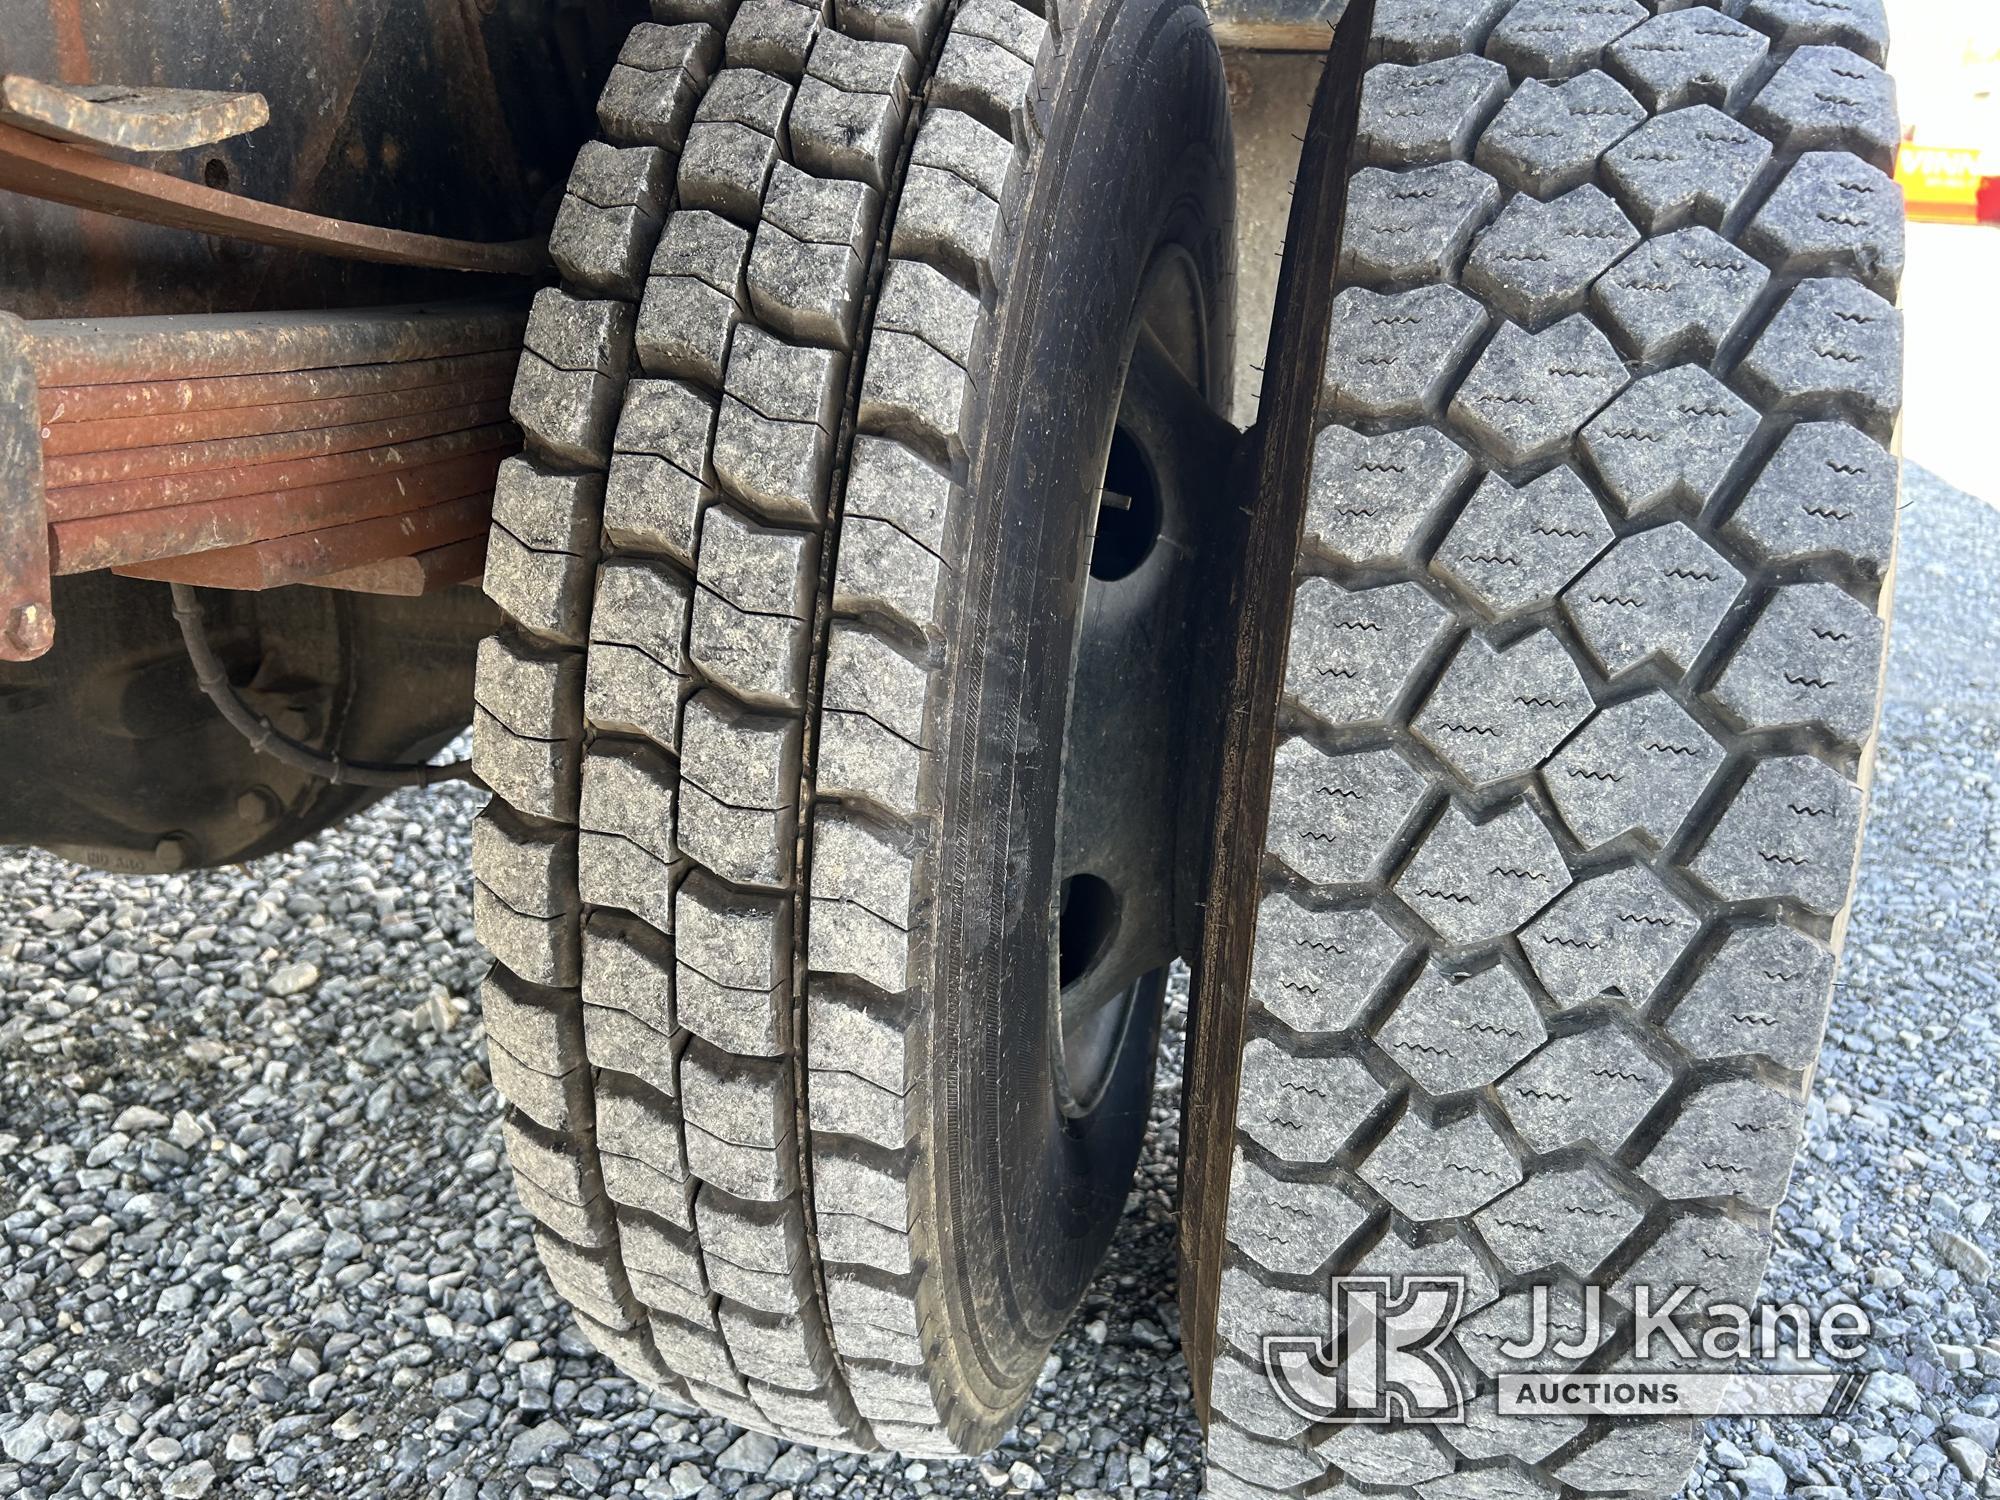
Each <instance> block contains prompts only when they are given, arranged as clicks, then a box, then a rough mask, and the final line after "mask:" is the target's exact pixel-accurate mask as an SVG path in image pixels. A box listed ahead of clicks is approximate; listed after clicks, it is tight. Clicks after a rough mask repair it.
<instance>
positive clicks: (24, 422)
mask: <svg viewBox="0 0 2000 1500" xmlns="http://www.w3.org/2000/svg"><path fill="white" fill-rule="evenodd" d="M36 386H37V382H36V379H35V367H34V365H33V364H31V363H30V362H29V359H28V325H27V324H25V323H23V322H22V321H21V320H20V319H19V318H17V317H14V316H13V315H12V314H11V313H0V658H4V659H6V660H8V661H26V660H28V659H29V658H31V657H36V656H40V655H41V654H42V653H43V652H44V651H46V650H48V649H49V646H50V644H51V643H52V642H53V641H54V640H55V635H56V621H55V611H54V609H53V607H52V606H51V605H50V602H49V516H48V502H47V499H46V497H45V496H44V494H43V491H42V434H41V419H40V417H39V415H38V413H39V410H40V402H39V401H38V399H37V396H36Z"/></svg>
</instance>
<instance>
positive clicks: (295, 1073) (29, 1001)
mask: <svg viewBox="0 0 2000 1500" xmlns="http://www.w3.org/2000/svg"><path fill="white" fill-rule="evenodd" d="M1905 504H1906V509H1905V512H1904V522H1905V529H1904V543H1903V553H1902V557H1901V561H1900V586H1899V593H1900V597H1899V602H1898V615H1897V622H1896V626H1895V630H1894V634H1893V637H1892V643H1891V660H1890V684H1889V693H1888V702H1887V707H1886V710H1885V716H1884V727H1883V733H1882V743H1881V749H1880V753H1879V760H1878V766H1877V772H1876V783H1875V794H1874V809H1873V814H1872V820H1871V824H1870V828H1869V833H1868V839H1867V844H1866V847H1865V849H1864V853H1863V860H1862V873H1861V879H1860V887H1859V893H1858V896H1857V900H1856V905H1855V911H1854V917H1853V923H1852V927H1851V930H1850V934H1849V942H1848V952H1847V956H1846V960H1845V962H1844V965H1843V969H1842V973H1841V978H1840V981H1839V985H1838V988H1837V990H1836V992H1835V997H1834V1006H1833V1018H1832V1023H1831V1027H1830V1030H1829V1034H1828V1038H1827V1043H1826V1047H1825V1050H1824V1052H1823V1054H1822V1060H1821V1066H1820V1073H1819V1078H1818V1082H1817V1086H1816V1089H1815V1094H1814V1102H1813V1106H1812V1111H1811V1117H1810V1123H1809V1128H1808V1139H1807V1145H1806V1150H1805V1153H1804V1155H1803V1156H1802V1158H1801V1160H1800V1163H1799V1166H1798V1168H1797V1170H1796V1171H1795V1173H1794V1175H1793V1178H1792V1183H1791V1190H1790V1194H1789V1197H1788V1198H1787V1200H1786V1202H1785V1205H1784V1207H1783V1209H1782V1211H1781V1213H1780V1217H1779V1239H1778V1248H1777V1251H1776V1254H1775V1256H1774V1258H1773V1261H1772V1266H1771V1271H1770V1274H1769V1276H1768V1278H1767V1281H1766V1288H1765V1292H1766V1296H1767V1297H1768V1298H1771V1299H1774V1300H1784V1299H1796V1300H1799V1301H1803V1302H1809V1303H1810V1302H1817V1301H1820V1300H1822V1299H1824V1298H1826V1297H1827V1296H1829V1295H1843V1296H1852V1297H1855V1298H1858V1299H1859V1300H1860V1301H1861V1302H1862V1303H1863V1304H1864V1305H1866V1306H1868V1307H1869V1308H1870V1309H1871V1311H1872V1312H1873V1314H1874V1316H1875V1320H1876V1328H1877V1340H1876V1357H1877V1360H1878V1362H1879V1363H1880V1364H1881V1366H1882V1369H1881V1371H1880V1373H1878V1374H1877V1375H1876V1376H1875V1377H1874V1378H1873V1380H1872V1381H1871V1384H1870V1386H1869V1389H1868V1392H1867V1396H1866V1399H1865V1400H1864V1402H1863V1404H1862V1405H1861V1407H1860V1408H1859V1409H1858V1410H1857V1411H1856V1412H1855V1413H1854V1414H1853V1415H1852V1416H1850V1417H1849V1418H1847V1419H1846V1420H1845V1421H1843V1422H1839V1423H1798V1422H1778V1421H1773V1422H1748V1421H1739V1422H1727V1423H1717V1424H1714V1425H1713V1427H1712V1430H1711V1432H1710V1435H1709V1441H1708V1443H1707V1445H1706V1447H1705V1449H1704V1455H1703V1459H1702V1462H1701V1465H1700V1466H1699V1468H1698V1469H1697V1470H1696V1472H1695V1474H1694V1476H1693V1477H1692V1478H1691V1479H1690V1481H1689V1484H1688V1491H1687V1492H1688V1493H1689V1494H1690V1495H1699V1496H1704V1497H1711V1500H1723V1497H1738V1496H1746V1495H1779V1494H1789V1495H1795V1496H1838V1495H1851V1496H1854V1497H1856V1500H1874V1497H1878V1496H1907V1497H1909V1500H1934V1497H1943V1496H1957V1495H1984V1496H1992V1495H1996V1494H2000V1467H1996V1466H1995V1465H1994V1464H1993V1455H1994V1450H1995V1447H1996V1444H2000V1298H1996V1287H1995V1285H1994V1282H1993V1279H1992V1277H1993V1266H1992V1257H1993V1255H1994V1253H1995V1246H1996V1242H2000V1223H1996V1222H1995V1217H1994V1208H1995V1201H1996V1198H2000V1185H1996V1182H1995V1177H1994V1174H1995V1171H1996V1168H2000V1116H1996V1114H1995V1100H1994V1079H1995V1073H1994V1065H1993V1058H1994V1055H1995V1051H1996V1046H2000V1036H1996V1029H2000V959H1996V957H1995V955H1996V954H2000V511H1996V510H1994V509H1991V508H1989V507H1987V506H1984V505H1982V504H1981V503H1980V502H1978V501H1977V500H1974V499H1972V498H1971V497H1969V496H1966V495H1963V494H1961V493H1959V492H1958V491H1955V490H1952V489H1950V488H1948V487H1946V486H1945V485H1943V484H1942V483H1941V482H1939V481H1937V480H1936V479H1934V478H1932V477H1931V476H1929V475H1927V474H1925V473H1923V472H1922V471H1921V470H1916V469H1912V470H1911V471H1910V472H1909V477H1908V486H1907V493H1906V496H1905ZM479 800H480V799H479V797H478V796H477V794H475V793H472V792H470V791H469V790H467V789H464V788H458V787H447V788H444V789H441V790H437V791H433V792H429V793H399V794H397V795H396V796H394V797H392V798H390V799H388V800H387V801H385V802H383V803H381V804H380V805H379V806H377V807H376V808H374V809H373V810H372V811H370V812H369V813H367V814H365V815H363V816H361V817H358V818H356V819H354V820H353V821H352V822H350V823H349V824H348V825H346V826H345V827H343V828H341V829H338V830H335V831H333V832H331V833H329V834H327V835H325V836H323V837H321V838H319V839H317V840H314V841H312V842H309V843H305V844H301V845H299V846H297V847H296V848H294V849H291V850H289V851H287V852H286V853H284V854H282V855H277V856H273V857H271V858H269V859H265V860H261V861H259V862H258V863H256V864H255V865H252V866H248V867H239V868H231V869H225V870H214V871H203V872H197V873H193V874H188V875H180V876H173V877H166V878H152V879H141V878H132V877H125V876H119V875H112V874H106V873H100V872H94V871H86V870H81V869H78V868H75V867H73V866H70V865H66V864H64V863H62V862H61V861H59V860H57V859H55V858H54V857H52V856H49V855H44V854H41V853H37V852H24V851H7V852H4V853H0V890H4V891H5V893H6V896H5V901H4V906H0V1494H9V1495H13V1494H18V1495H22V1496H25V1497H31V1500H42V1497H55V1496H69V1495H79V1496H85V1497H89V1496H96V1495H121V1496H122V1495H134V1496H140V1495H144V1496H154V1495H167V1496H173V1497H200V1496H206V1495H217V1496H230V1497H238V1496H242V1497H258V1496H280V1495H297V1494H327V1493H338V1494H340V1495H342V1496H343V1497H348V1500H364V1497H376V1496H399V1495H439V1496H443V1497H446V1500H475V1497H476V1500H501V1497H509V1500H512V1497H524V1496H532V1495H543V1494H550V1495H568V1496H618V1497H622V1496H643V1497H677V1500H711V1497H720V1496H723V1495H732V1496H737V1497H741V1500H780V1497H792V1500H803V1497H833V1496H840V1497H843V1500H875V1497H881V1500H889V1497H898V1500H900V1497H922V1496H928V1495H951V1496H968V1497H969V1496H990V1495H999V1494H1042V1493H1045V1494H1048V1495H1051V1496H1072V1495H1073V1496H1076V1497H1078V1500H1091V1497H1093V1496H1095V1495H1099V1494H1102V1495H1117V1496H1120V1497H1125V1496H1135V1495H1153V1494H1167V1495H1175V1496H1185V1495H1191V1494H1193V1493H1195V1492H1196V1490H1197V1489H1198V1487H1199V1482H1200V1458H1199V1455H1200V1438H1199V1432H1198V1429H1197V1427H1196V1424H1195V1421H1194V1416H1193V1412H1192V1409H1191V1407H1190V1405H1189V1396H1188V1380H1187V1372H1186V1368H1185V1366H1184V1365H1183V1363H1182V1361H1181V1359H1180V1355H1179V1322H1178V1311H1177V1308H1176V1305H1175V1302H1174V1295H1175V1287H1174V1276H1175V1270H1174V1221H1173V1204H1174V1183H1175V1166H1174V1149H1175V1140H1176V1136H1177V1134H1178V1129H1179V1104H1178V1101H1179V1095H1180V1066H1181V1049H1182V1044H1183V1040H1184V1034H1185V1023H1186V1009H1185V993H1184V990H1183V989H1181V988H1180V987H1178V986H1177V988H1176V991H1175V993H1174V995H1173V996H1172V997H1171V998H1170V1004H1169V1014H1168V1018H1167V1026H1166V1036H1165V1041H1164V1044H1163V1052H1162V1057H1161V1070H1160V1079H1159V1088H1158V1091H1157V1094H1156V1103H1155V1105H1154V1110H1153V1117H1152V1130H1151V1134H1150V1137H1149V1140H1148V1144H1147V1149H1146V1153H1145V1156H1144V1158H1143V1160H1142V1161H1141V1163H1140V1168H1139V1179H1138V1182H1137V1184H1136V1186H1135V1188H1134V1191H1133V1194H1132V1197H1131V1200H1130V1202H1129V1204H1128V1207H1127V1210H1126V1215H1125V1220H1124V1223H1123V1226H1122V1229H1121V1232H1120V1234H1119V1237H1118V1239H1117V1241H1116V1243H1115V1245H1114V1247H1113V1250H1112V1253H1111V1257H1110V1259H1109V1260H1108V1262H1107V1263H1106V1265H1105V1268H1104V1270H1103V1273H1102V1274H1101V1275H1100V1277H1099V1278H1098V1280H1097V1283H1096V1284H1095V1286H1094V1287H1093V1289H1092V1291H1091V1293H1090V1294H1089V1296H1088V1298H1087V1299H1086V1301H1085V1303H1084V1305H1083V1306H1082V1307H1081V1308H1080V1309H1079V1311H1078V1313H1077V1315H1076V1317H1075V1318H1074V1319H1073V1320H1072V1322H1071V1324H1070V1327H1069V1328H1068V1329H1067V1330H1066V1331H1065V1333H1064V1334H1063V1336H1062V1338H1061V1339H1060V1340H1059V1341H1058V1343H1057V1345H1056V1348H1055V1351H1054V1352H1053V1354H1052V1355H1051V1356H1050V1358H1049V1362H1048V1366H1047V1369H1046V1372H1045V1376H1044V1379H1043V1381H1042V1384H1041V1386H1040V1388H1039V1389H1038V1390H1037V1392H1036V1394H1035V1397H1034V1399H1033V1401H1032V1402H1031V1403H1030V1405H1029V1407H1028V1408H1027V1410H1026V1411H1024V1412H1023V1413H1022V1415H1021V1418H1020V1421H1019V1422H1018V1423H1017V1424H1016V1426H1015V1428H1014V1430H1013V1431H1012V1432H1011V1433H1009V1435H1008V1437H1007V1440H1006V1441H1005V1443H1004V1444H1003V1445H1002V1446H1001V1447H1000V1448H999V1449H998V1450H996V1451H995V1452H994V1453H992V1454H990V1455H988V1456H987V1457H986V1458H984V1459H981V1460H977V1461H967V1462H963V1463H941V1462H938V1461H935V1460H927V1461H923V1462H911V1461H908V1460H904V1459H900V1458H892V1457H879V1458H859V1457H855V1456H852V1455H838V1454H833V1453H824V1452H816V1451H813V1450H810V1449H804V1448H799V1447H793V1446H788V1445H785V1444H780V1443H776V1442H773V1441H772V1440H770V1439H768V1438H763V1437H760V1436H755V1435H746V1434H744V1433H742V1432H739V1431H738V1430H736V1429H734V1428H732V1427H730V1426H728V1425H727V1424H726V1423H723V1422H721V1421H717V1420H700V1421H697V1420H691V1419H688V1418H686V1417H683V1416H679V1415H676V1414H675V1413H674V1412H671V1411H669V1410H667V1409H666V1408H665V1407H664V1406H662V1405H659V1404H656V1403H654V1402H652V1401H651V1400H649V1399H648V1398H647V1397H646V1396H645V1395H644V1394H643V1393H641V1392H640V1391H639V1390H638V1389H637V1388H636V1387H634V1385H633V1384H632V1383H631V1382H630V1381H628V1380H625V1379H623V1378H621V1377H619V1376H618V1375H617V1374H616V1372H615V1371H614V1370H613V1369H612V1368H611V1366H610V1365H609V1364H608V1363H607V1362H606V1361H604V1360H602V1359H600V1358H598V1357H596V1356H595V1355H593V1354H592V1353H591V1352H590V1351H589V1349H588V1348H587V1346H586V1345H585V1343H584V1342H583V1340H582V1338H581V1337H580V1336H579V1335H578V1333H577V1332H576V1330H575V1329H574V1327H573V1326H572V1325H571V1323H570V1320H569V1318H568V1317H567V1315H566V1314H565V1312H564V1311H563V1309H562V1307H561V1305H560V1303H559V1302H558V1301H557V1300H556V1298H555V1296H554V1294H553V1293H552V1292H551V1290H550V1288H549V1285H548V1282H547V1280H546V1278H544V1277H543V1275H542V1274H541V1271H540V1270H539V1268H538V1267H537V1266H536V1264H535V1261H534V1255H533V1246H532V1242H531V1240H530V1238H529V1232H528V1231H529V1221H528V1219H527V1218H526V1216H525V1215H523V1214H522V1213H521V1212H520V1211H519V1210H518V1209H517V1207H516V1205H515V1203H514V1199H513V1194H512V1190H511V1188H510V1186H509V1183H508V1178H507V1174H506V1171H505V1169H504V1165H503V1163H502V1159H501V1152H500V1143H499V1137H498V1130H497V1127H496V1125H495V1111H494V1109H493V1101H492V1097H491V1087H490V1083H489V1080H488V1077H487V1074H486V1070H485V1067H484V1065H483V1062H482V1048H481V1032H480V1025H479V1016H478V1011H477V1001H476V998H475V997H476V994H477V986H478V979H479V976H480V973H481V972H482V970H483V968H484V959H483V958H482V956H481V955H480V954H479V951H478V949H477V947H476V945H475V944H474V942H473V936H472V922H471V911H470V906H469V902H468V897H467V891H466V875H465V871H466V867H467V859H468V843H469V838H470V826H471V818H472V814H473V813H474V812H475V811H476V810H477V807H478V805H479ZM1989 1471H1990V1472H1991V1474H1992V1475H1993V1477H1989Z"/></svg>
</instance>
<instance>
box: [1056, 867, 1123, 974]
mask: <svg viewBox="0 0 2000 1500" xmlns="http://www.w3.org/2000/svg"><path fill="white" fill-rule="evenodd" d="M1117 930H1118V893H1117V892H1116V891H1114V890H1112V889H1111V886H1110V884H1109V882H1107V881H1105V880H1102V879H1100V878H1099V877H1098V876H1096V875H1088V874H1084V875H1072V876H1070V877H1069V878H1068V879H1067V880H1065V881H1064V882H1063V883H1062V898H1061V903H1060V905H1059V906H1058V907H1057V911H1056V983H1057V984H1058V985H1059V986H1060V987H1061V988H1063V989H1068V988H1069V987H1070V986H1071V985H1072V984H1074V983H1076V981H1077V980H1079V979H1081V978H1083V976H1084V975H1086V974H1088V973H1089V972H1090V970H1091V967H1092V966H1093V965H1094V964H1096V962H1097V961H1098V959H1100V958H1102V957H1103V956H1104V950H1105V949H1107V948H1109V947H1110V946H1111V938H1112V934H1114V933H1115V932H1117Z"/></svg>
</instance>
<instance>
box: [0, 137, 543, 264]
mask: <svg viewBox="0 0 2000 1500" xmlns="http://www.w3.org/2000/svg"><path fill="white" fill-rule="evenodd" d="M0 188H4V189H7V190H9V191H11V192H16V193H26V194H27V195H28V196H30V197H34V198H46V199H48V200H49V201H51V202H53V203H66V204H68V205H69V206H70V207H72V208H88V209H95V210H97V211H98V212H100V213H107V214H117V215H119V216H120V217H122V218H127V219H142V220H144V221H145V222H147V223H149V224H163V225H166V226H167V227H168V228H172V229H191V230H194V231H196V232H197V233H200V234H215V235H223V236H225V237H228V238H232V239H240V240H250V241H252V242H253V243H256V244H259V245H275V246H278V247H279V248H281V249H287V250H307V251H312V252H315V253H317V254H320V255H332V256H338V257H340V258H342V259H345V260H369V261H380V262H383V263H384V264H387V265H397V266H430V267H433V268H435V269H438V270H444V271H485V272H491V273H494V274H498V275H505V276H534V275H538V274H540V273H541V272H542V271H544V270H546V269H547V267H548V263H549V260H548V246H547V244H546V242H544V241H542V240H539V239H530V240H505V241H501V242H498V243H494V244H478V243H475V242H473V241H471V240H454V239H446V238H444V237H443V236H440V235H434V234H411V233H408V232H407V231H405V230H401V229H381V228H378V227H376V226H375V225H372V224H352V223H349V222H348V221H347V220H345V219H329V218H325V217H323V216H322V215H320V214H309V213H301V212H300V211H299V210H298V209H295V208H282V207H280V206H279V205H277V204H275V203H259V202H258V201H256V200H255V199H253V198H239V197H238V196H237V195H236V194H234V193H225V192H222V191H220V190H219V189H216V188H211V187H204V186H202V185H201V184H200V183H198V182H188V181H186V180H185V179H183V178H179V177H173V176H169V175H168V174H167V173H165V172H155V171H153V170H151V169H150V168H147V167H140V166H134V165H133V164H132V163H130V162H122V161H110V160H107V159H106V158H104V157H102V156H99V155H97V154H96V153H95V152H93V151H90V150H88V149H86V148H85V147H82V146H75V145H71V144H69V143H68V142H66V141H52V140H48V139H46V138H45V137H43V136H39V135H33V134H30V133H29V132H28V131H26V130H23V129H21V128H20V127H19V126H17V125H0Z"/></svg>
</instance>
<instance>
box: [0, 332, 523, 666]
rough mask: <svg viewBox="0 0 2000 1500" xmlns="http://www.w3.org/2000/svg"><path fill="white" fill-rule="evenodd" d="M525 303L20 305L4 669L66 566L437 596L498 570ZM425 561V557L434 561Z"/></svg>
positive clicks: (10, 397) (37, 627) (4, 359)
mask: <svg viewBox="0 0 2000 1500" xmlns="http://www.w3.org/2000/svg"><path fill="white" fill-rule="evenodd" d="M526 319H527V315H526V308H525V306H523V305H522V304H521V303H518V302H469V303H447V304H443V305H441V306H436V307H390V308H370V309H360V310H355V311H340V312H324V313H241V314H220V315H214V316H204V317H188V318H107V319H100V320H83V319H78V320H53V321H47V322H36V323H26V322H23V321H22V320H21V319H19V318H15V317H11V316H8V315H5V314H0V660H5V661H27V660H31V659H33V658H35V657H38V656H40V655H41V654H42V653H43V652H45V651H47V650H48V648H49V646H50V645H51V644H52V642H53V640H54V632H55V621H54V617H53V615H52V613H51V606H50V584H49V577H50V574H51V573H52V572H53V573H57V574H64V573H81V572H89V571H93V570H96V569H101V568H113V569H117V570H119V571H121V572H129V573H132V574H135V575H137V576H140V577H147V578H157V579H164V580H168V581H179V582H188V583H200V584H206V585H210V586H214V587H222V588H249V589H260V588H274V587H279V586H282V585H285V584H290V583H315V584H323V585H325V586H328V587H334V588H348V589H361V590H373V589H378V588H379V589H380V590H382V591H384V592H393V593H399V594H418V593H423V592H426V591H428V590H430V589H433V588H440V587H446V586H448V585H450V584H453V583H458V582H463V581H467V580H468V579H471V578H476V577H477V576H478V572H479V568H480V565H481V563H482V562H483V558H484V536H485V530H486V517H487V514H488V512H489V511H490V508H491V496H492V490H493V481H494V475H495V473H496V472H497V470H498V468H499V466H500V463H501V461H502V460H503V459H505V458H506V457H507V455H508V454H510V453H512V452H514V451H515V449H517V448H518V447H519V446H520V436H519V433H518V432H517V431H516V430H515V428H514V427H513V425H512V424H511V423H510V422H509V421H508V420H507V388H508V384H509V378H510V373H511V371H512V368H513V365H514V363H515V362H516V361H517V359H518V358H519V349H520V342H521V335H522V331H523V328H524V326H525V324H526ZM413 559H414V560H413Z"/></svg>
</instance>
